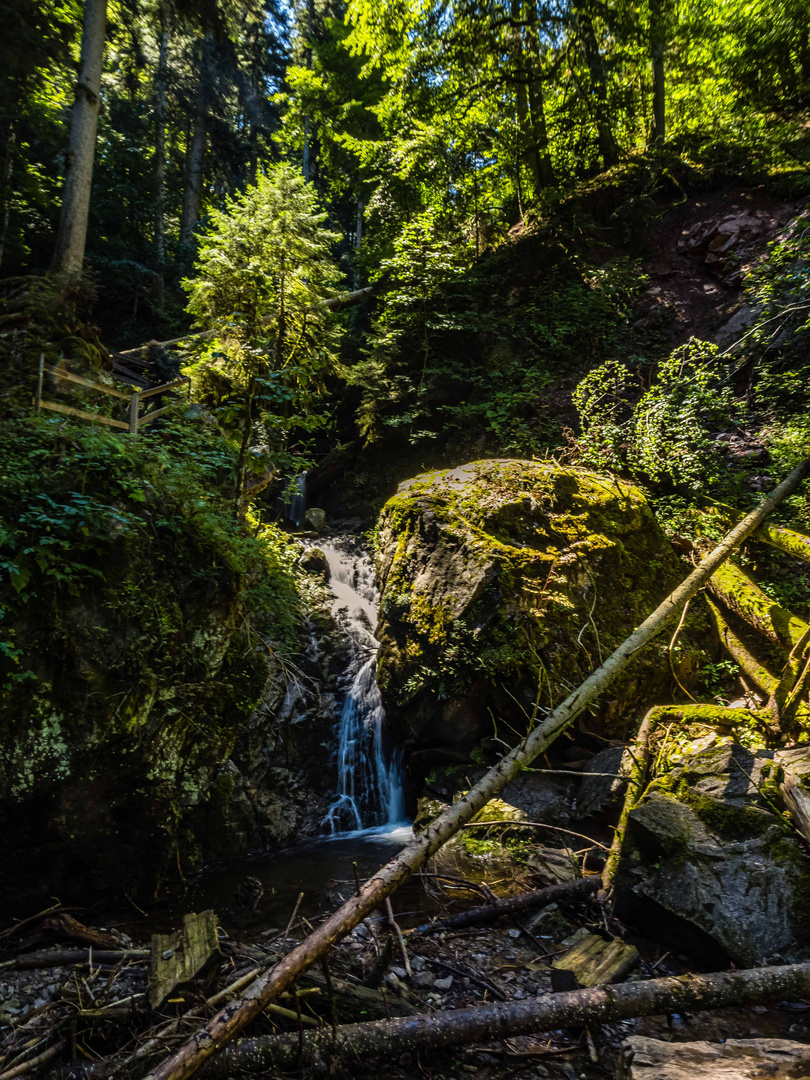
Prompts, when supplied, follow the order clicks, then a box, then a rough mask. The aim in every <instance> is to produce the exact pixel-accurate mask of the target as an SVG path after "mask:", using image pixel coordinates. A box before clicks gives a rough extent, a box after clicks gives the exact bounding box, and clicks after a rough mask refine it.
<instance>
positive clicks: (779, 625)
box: [709, 563, 810, 653]
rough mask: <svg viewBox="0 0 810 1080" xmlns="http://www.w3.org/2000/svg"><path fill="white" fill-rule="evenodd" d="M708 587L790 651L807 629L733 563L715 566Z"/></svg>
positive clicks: (733, 609) (771, 639)
mask: <svg viewBox="0 0 810 1080" xmlns="http://www.w3.org/2000/svg"><path fill="white" fill-rule="evenodd" d="M709 588H710V589H711V591H712V592H713V593H714V595H715V596H717V597H719V598H720V600H722V601H723V603H724V604H725V605H726V607H727V608H729V609H730V610H731V611H733V612H734V613H735V614H737V615H739V616H740V618H741V619H744V620H745V621H746V622H747V623H748V625H749V626H753V627H754V629H755V630H758V631H759V632H760V634H763V635H764V636H765V637H766V638H768V640H769V641H773V642H775V644H777V645H781V646H782V648H783V649H784V650H785V652H787V653H790V652H792V651H793V649H794V648H795V647H796V645H797V644H798V643H799V642H800V641H801V639H802V638H803V637H804V635H805V634H806V633H807V632H808V629H810V628H808V625H807V623H806V622H804V621H803V620H802V619H799V618H798V617H797V616H796V615H794V614H793V612H792V611H788V610H787V609H786V608H783V607H782V606H781V605H779V604H777V603H776V601H775V600H771V598H770V597H769V596H766V595H765V593H764V592H763V591H762V589H760V587H759V585H757V583H756V582H755V581H754V580H753V578H750V577H749V576H748V574H746V573H745V571H744V570H740V568H739V567H738V566H735V565H734V564H733V563H727V564H726V565H725V566H722V567H720V568H719V569H718V571H717V573H716V574H715V575H714V577H713V578H712V580H711V583H710V585H709Z"/></svg>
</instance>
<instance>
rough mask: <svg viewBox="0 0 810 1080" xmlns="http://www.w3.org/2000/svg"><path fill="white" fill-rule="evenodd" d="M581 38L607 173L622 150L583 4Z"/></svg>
mask: <svg viewBox="0 0 810 1080" xmlns="http://www.w3.org/2000/svg"><path fill="white" fill-rule="evenodd" d="M574 11H575V13H576V16H577V20H578V22H579V29H580V32H581V34H582V44H583V46H584V48H585V62H586V64H587V65H588V75H589V77H590V83H591V88H592V90H593V95H594V119H595V120H596V136H597V139H598V142H599V153H600V154H601V156H602V162H603V164H604V166H605V168H606V169H609V168H611V166H613V165H615V164H616V162H617V161H618V160H619V147H618V144H617V143H616V137H615V135H614V134H613V127H612V125H611V122H610V106H609V104H608V82H607V75H606V74H605V65H604V61H603V59H602V54H601V53H600V51H599V43H598V42H597V40H596V32H595V30H594V28H593V19H592V18H591V13H590V12H589V11H588V9H587V8H586V7H584V6H582V5H581V4H577V5H576V6H575V7H574Z"/></svg>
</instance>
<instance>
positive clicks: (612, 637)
mask: <svg viewBox="0 0 810 1080" xmlns="http://www.w3.org/2000/svg"><path fill="white" fill-rule="evenodd" d="M377 538H378V548H379V552H380V556H379V557H380V573H381V578H382V582H383V594H382V605H381V629H382V633H383V650H382V653H381V656H380V661H379V668H378V672H379V681H380V684H381V687H382V689H383V692H384V695H385V696H386V699H387V701H388V702H389V703H390V704H392V705H394V706H395V707H397V706H398V707H400V708H404V707H405V706H406V705H407V707H408V709H409V710H410V709H411V708H412V707H413V704H414V701H415V700H416V698H420V696H421V700H422V705H420V706H419V707H420V708H422V710H423V711H425V710H426V709H427V707H428V706H427V704H426V703H427V700H428V699H432V700H433V701H434V702H439V701H442V700H445V699H448V698H453V699H458V698H461V697H464V696H465V694H466V693H467V692H468V691H469V689H470V687H471V686H472V685H473V684H475V683H476V681H477V680H480V679H481V678H486V679H487V680H488V681H489V683H490V684H491V685H496V684H497V683H499V682H502V681H508V683H509V684H510V686H511V688H512V689H513V690H514V689H516V688H519V687H520V686H521V684H522V682H523V681H524V680H526V679H528V680H529V681H530V682H531V683H532V684H533V686H532V688H531V689H529V690H528V691H526V694H528V695H531V694H532V693H533V689H534V688H536V683H537V673H538V671H540V670H541V669H544V670H545V674H544V676H543V678H544V680H545V682H546V684H547V688H548V693H549V696H551V697H555V698H558V696H559V694H560V693H561V692H562V691H563V690H564V689H565V687H566V686H568V687H570V686H571V685H572V684H573V685H575V684H576V683H577V682H578V681H581V678H584V677H585V676H586V675H587V674H589V673H590V671H591V670H592V669H593V667H595V666H597V665H598V663H599V658H600V656H605V655H607V654H608V653H609V651H610V650H612V649H613V648H614V647H616V646H617V645H618V644H619V643H620V642H621V641H622V640H623V638H624V637H625V636H626V635H627V633H629V631H630V630H631V629H632V628H633V627H634V626H636V625H638V623H639V622H641V621H642V620H643V618H645V617H646V615H647V614H649V612H650V611H651V610H652V609H653V608H654V607H655V606H656V604H657V603H658V602H660V599H661V597H662V596H663V595H664V593H665V592H666V589H667V587H668V586H670V585H671V584H674V582H675V580H677V579H678V578H679V577H680V576H682V574H681V571H680V568H679V565H678V562H677V559H676V557H675V556H674V554H673V553H672V551H671V549H670V548H669V546H668V544H667V541H666V539H665V538H664V536H663V534H662V533H661V531H660V529H659V528H658V526H657V525H656V523H655V520H654V519H653V517H652V514H651V512H650V510H649V508H648V507H647V504H646V502H645V499H644V496H643V494H642V493H641V492H640V491H639V490H638V489H637V488H635V487H633V486H632V485H629V484H626V483H624V482H622V481H619V480H615V479H609V478H604V477H600V476H598V475H596V474H594V473H590V472H587V471H586V470H581V469H571V468H564V467H561V466H559V465H557V464H556V463H555V462H546V461H499V460H496V461H480V462H473V463H472V464H470V465H466V466H463V467H461V468H458V469H453V470H444V471H438V472H433V473H428V474H425V475H424V476H420V477H417V478H416V479H415V480H413V481H410V482H409V483H408V484H406V485H403V487H402V488H401V489H400V491H399V492H398V494H397V495H396V496H395V497H394V498H393V499H391V500H390V501H389V502H388V503H387V504H386V506H385V507H384V509H383V512H382V515H381V517H380V521H379V524H378V531H377ZM694 607H696V605H693V608H694ZM703 631H704V626H703V625H702V616H701V615H699V614H697V615H696V614H695V612H694V610H693V612H692V614H691V615H690V619H689V620H688V622H687V626H686V628H685V630H684V631H683V633H682V635H681V639H680V651H679V655H678V656H677V660H678V663H679V666H680V668H681V671H680V675H681V678H682V681H683V680H684V679H688V675H689V672H690V670H694V669H695V668H696V667H697V664H696V663H695V656H696V654H699V653H700V649H699V647H698V646H697V644H696V637H697V636H698V635H700V634H701V633H703ZM664 649H665V646H662V645H661V644H660V643H657V644H654V645H653V646H652V647H651V648H650V649H649V650H646V651H645V655H644V656H643V657H640V658H639V661H638V663H639V665H640V667H642V668H647V669H648V670H654V669H656V668H658V669H659V674H657V677H656V678H655V679H648V680H647V684H648V690H649V693H650V695H651V696H652V694H654V693H655V691H656V689H658V690H659V691H660V689H661V687H662V674H663V672H662V671H661V669H662V668H663V664H662V661H663V660H664ZM625 682H627V680H625ZM663 682H664V683H665V684H666V685H668V683H669V674H668V665H667V672H666V675H664V677H663ZM638 685H639V684H638V682H637V681H635V680H634V685H633V691H632V693H633V696H634V698H635V697H636V695H637V691H638ZM417 687H418V691H417V692H416V694H415V693H414V691H415V689H416V688H417ZM525 689H526V688H525V687H524V688H522V689H520V693H521V694H524V690H525ZM526 694H524V696H526ZM636 704H637V701H636V700H634V702H633V705H634V706H635V705H636Z"/></svg>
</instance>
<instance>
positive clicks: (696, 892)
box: [618, 736, 810, 967]
mask: <svg viewBox="0 0 810 1080" xmlns="http://www.w3.org/2000/svg"><path fill="white" fill-rule="evenodd" d="M780 753H782V752H780V751H775V752H774V751H770V750H759V751H756V752H751V751H750V750H747V749H746V748H745V747H743V746H740V745H739V744H736V743H732V742H730V740H728V739H719V738H717V737H716V736H709V737H707V738H706V739H703V740H700V742H699V743H698V744H697V745H696V746H695V747H694V751H693V752H692V753H690V752H689V750H688V748H687V749H686V750H684V751H683V752H682V753H681V754H680V755H679V760H678V764H677V766H676V768H674V769H673V770H672V772H671V773H669V774H668V775H666V776H663V777H660V778H658V779H656V780H654V781H653V782H652V783H651V784H650V786H649V787H648V789H647V792H646V793H645V797H644V799H643V800H642V802H641V803H640V805H639V806H637V807H636V808H635V809H634V810H633V811H632V812H631V815H630V828H629V831H628V841H627V843H626V845H625V851H624V854H623V859H622V867H621V873H620V878H619V887H618V892H619V897H620V904H619V910H620V912H621V913H622V914H623V915H626V916H627V917H632V918H634V919H635V920H638V921H639V922H640V924H641V925H643V924H644V923H645V922H649V921H653V920H654V921H655V924H656V927H657V928H658V931H659V933H660V934H662V935H663V936H667V932H668V936H669V938H670V940H672V941H674V942H677V943H678V944H679V945H681V946H683V945H689V944H691V945H692V946H693V947H695V946H697V947H700V948H702V949H704V950H705V949H709V951H710V952H711V951H712V950H714V951H715V952H717V953H718V954H723V955H724V956H725V957H730V958H731V959H732V960H733V961H734V962H735V963H737V964H740V965H742V966H746V967H747V966H751V965H753V964H755V963H760V962H762V961H764V960H767V959H769V958H772V957H775V956H781V957H784V958H790V959H799V958H802V959H806V957H807V956H808V955H810V952H808V946H807V942H808V941H809V940H810V860H808V859H807V857H806V856H805V855H804V853H803V851H802V849H801V847H800V846H799V843H798V840H797V838H796V836H795V834H793V833H792V831H791V829H790V827H789V824H788V822H787V820H786V818H785V817H784V815H783V814H782V813H781V805H780V795H779V780H780V777H781V765H780V762H779V755H780ZM787 753H791V752H790V751H788V752H787ZM804 755H805V757H806V758H810V751H808V750H806V749H805V750H804Z"/></svg>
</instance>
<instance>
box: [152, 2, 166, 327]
mask: <svg viewBox="0 0 810 1080" xmlns="http://www.w3.org/2000/svg"><path fill="white" fill-rule="evenodd" d="M168 82H169V5H168V3H166V2H165V0H163V2H162V3H161V5H160V44H159V50H158V68H157V81H156V86H155V273H156V275H157V277H156V278H155V303H156V304H157V306H158V308H161V309H162V308H163V299H164V272H165V268H166V94H167V90H168Z"/></svg>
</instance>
